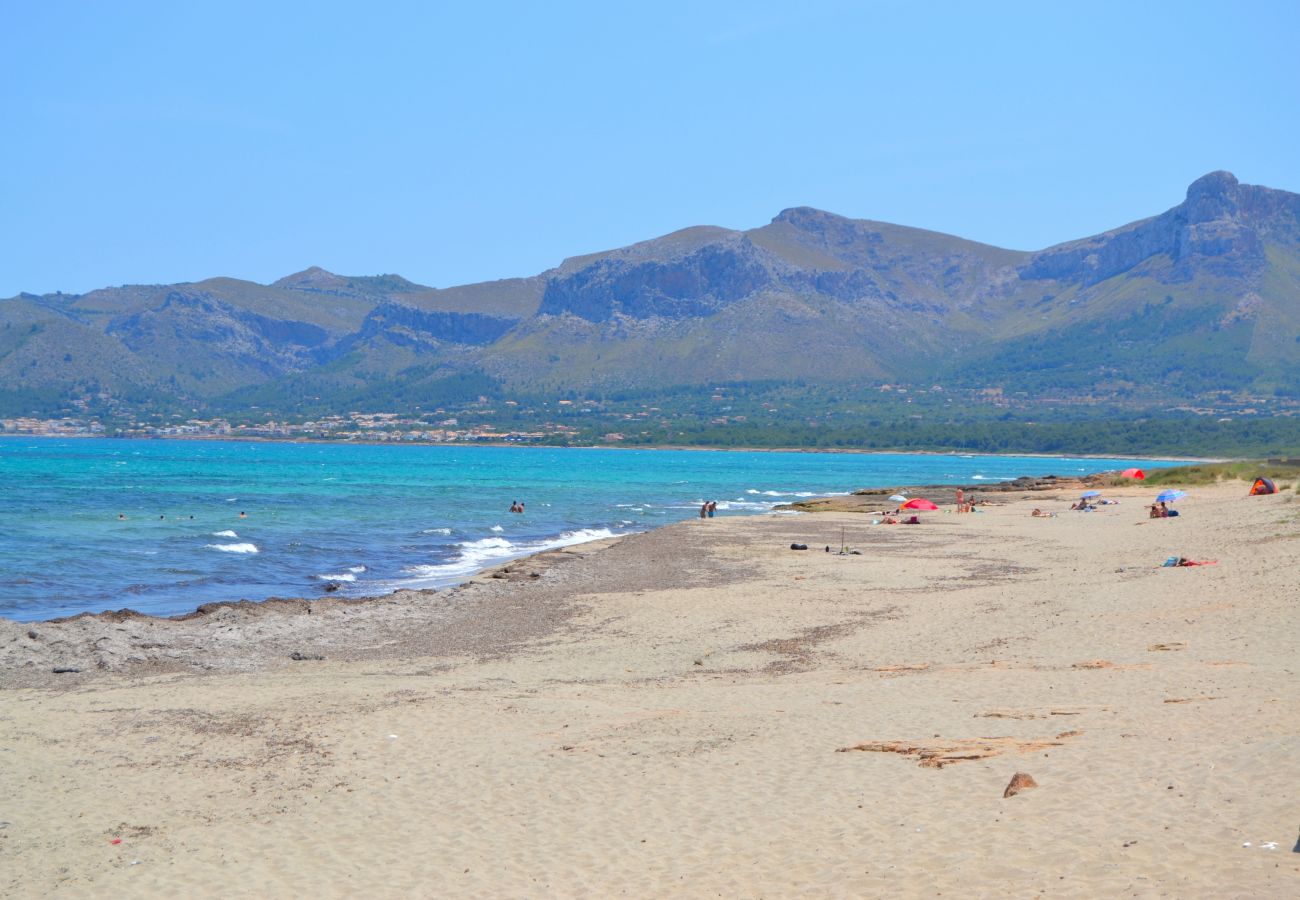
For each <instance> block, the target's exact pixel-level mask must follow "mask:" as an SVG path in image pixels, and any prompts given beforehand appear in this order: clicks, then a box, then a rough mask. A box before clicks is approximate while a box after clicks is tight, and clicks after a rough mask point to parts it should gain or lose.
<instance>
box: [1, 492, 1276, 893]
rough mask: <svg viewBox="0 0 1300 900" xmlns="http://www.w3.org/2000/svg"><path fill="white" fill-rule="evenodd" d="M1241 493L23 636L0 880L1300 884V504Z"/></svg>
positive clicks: (619, 551)
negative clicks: (1183, 561)
mask: <svg viewBox="0 0 1300 900" xmlns="http://www.w3.org/2000/svg"><path fill="white" fill-rule="evenodd" d="M1245 493H1246V488H1245V486H1244V485H1242V484H1239V483H1230V484H1224V485H1219V486H1215V487H1207V488H1197V489H1195V490H1193V491H1192V492H1191V496H1190V497H1189V498H1187V499H1186V500H1184V501H1182V502H1181V503H1180V504H1179V508H1180V509H1181V510H1182V513H1183V515H1181V516H1180V517H1179V518H1177V519H1170V520H1149V519H1147V518H1146V512H1145V509H1144V508H1143V506H1142V504H1143V502H1144V501H1147V502H1149V498H1150V496H1151V495H1152V491H1150V490H1143V489H1133V488H1125V489H1116V490H1112V491H1108V492H1107V494H1108V496H1113V497H1115V498H1117V499H1119V500H1120V501H1121V502H1120V503H1119V504H1118V505H1115V506H1105V507H1101V508H1099V509H1098V510H1097V511H1095V512H1089V513H1078V512H1070V511H1068V504H1069V501H1070V499H1072V498H1073V497H1074V496H1076V495H1075V494H1072V493H1067V492H1065V491H1060V492H1055V493H1052V492H1039V493H1034V494H1017V493H1014V492H1012V493H1006V494H1002V495H1000V496H998V497H996V498H992V499H993V500H994V502H993V503H991V504H990V505H988V506H986V507H984V508H983V510H982V511H981V512H978V513H974V514H969V515H956V514H953V513H951V512H941V513H930V514H923V520H924V523H925V524H923V525H921V526H914V527H912V526H893V527H891V526H883V525H877V526H872V525H870V524H869V523H870V521H871V518H870V516H867V515H864V514H862V513H860V512H819V513H813V514H807V515H764V516H754V517H748V518H726V519H713V520H695V521H688V522H683V523H681V524H677V525H672V526H669V527H666V528H663V529H660V530H658V531H654V532H650V533H646V534H640V535H633V536H629V537H627V538H623V539H620V540H613V541H604V542H599V543H597V544H586V545H580V546H577V547H571V548H566V549H565V550H561V551H554V552H551V553H547V554H543V555H541V556H539V557H534V558H530V559H525V560H519V561H515V562H513V563H511V564H510V565H509V566H506V567H504V568H503V569H501V570H497V571H495V572H491V573H485V574H483V575H481V576H479V577H476V578H475V579H474V580H473V581H472V582H471V583H469V584H467V585H464V586H462V587H460V588H457V589H453V590H450V591H444V592H437V593H434V592H404V593H400V594H395V595H393V596H391V597H388V598H384V599H381V600H374V601H361V602H357V601H353V602H348V601H335V600H318V601H312V602H307V601H283V602H278V603H270V604H260V605H248V606H245V607H238V606H236V607H231V606H224V607H220V608H215V609H211V610H208V611H205V612H203V613H202V614H200V615H195V616H192V617H189V618H187V619H182V620H157V619H149V618H144V617H132V616H119V617H113V616H101V617H85V618H79V619H73V620H68V621H64V622H58V623H35V624H32V623H14V622H8V621H0V797H2V798H3V800H2V801H0V861H2V863H3V864H2V865H0V894H3V895H4V896H11V897H50V896H56V897H108V896H114V897H122V896H129V897H155V896H173V897H174V896H183V897H231V896H257V897H279V896H292V895H299V894H303V893H306V894H309V895H315V896H320V897H347V896H355V895H358V894H364V895H366V896H371V897H433V896H439V897H443V896H472V897H498V896H511V897H517V896H542V897H544V896H564V897H570V896H574V897H608V896H633V897H655V896H664V895H674V896H687V897H695V896H701V897H719V896H720V897H791V896H836V897H839V896H844V897H849V896H852V897H863V896H866V897H874V896H886V895H888V896H902V897H913V896H917V897H930V896H962V897H971V896H976V897H1003V896H1031V895H1039V894H1043V895H1046V896H1053V897H1096V896H1121V895H1122V896H1137V897H1159V896H1167V897H1168V896H1176V897H1288V896H1297V895H1300V853H1296V852H1293V848H1295V849H1300V846H1298V845H1297V839H1298V837H1300V834H1298V828H1300V805H1298V804H1297V788H1296V786H1297V784H1300V753H1298V752H1297V750H1298V749H1300V678H1297V674H1298V673H1297V668H1298V667H1300V649H1298V648H1300V642H1298V641H1297V635H1300V581H1298V580H1297V578H1296V575H1295V573H1296V571H1297V568H1298V567H1300V540H1297V533H1298V532H1300V528H1298V525H1300V502H1297V497H1296V495H1295V494H1293V493H1290V492H1287V493H1285V494H1280V495H1276V496H1270V497H1260V498H1248V497H1246V496H1245ZM1034 507H1040V508H1042V509H1045V510H1047V511H1050V512H1056V513H1057V515H1056V516H1055V517H1051V518H1033V517H1031V516H1030V511H1031V509H1033V508H1034ZM841 541H844V542H845V543H846V544H847V545H848V546H849V547H851V548H852V549H855V550H857V551H859V553H858V554H856V555H854V554H845V555H840V554H839V553H836V552H832V553H827V552H825V551H824V550H823V548H824V547H826V546H830V547H831V548H832V550H836V551H837V550H839V548H840V546H841ZM792 542H798V543H806V544H808V545H809V547H810V549H809V550H807V551H795V550H791V549H790V544H791V543H792ZM1169 556H1185V557H1189V558H1192V559H1197V560H1213V561H1215V564H1213V565H1206V566H1198V567H1189V568H1161V567H1160V564H1161V563H1162V562H1163V561H1164V560H1165V559H1166V557H1169ZM54 669H67V670H77V671H65V672H61V673H57V674H56V673H55V672H54ZM1018 772H1020V773H1025V774H1027V775H1029V776H1032V779H1033V781H1034V782H1036V784H1037V786H1036V787H1031V788H1028V789H1025V790H1023V791H1021V792H1020V793H1017V794H1015V795H1014V796H1010V797H1004V796H1003V793H1004V789H1005V788H1006V787H1007V785H1008V782H1010V781H1011V779H1012V776H1013V775H1014V774H1016V773H1018Z"/></svg>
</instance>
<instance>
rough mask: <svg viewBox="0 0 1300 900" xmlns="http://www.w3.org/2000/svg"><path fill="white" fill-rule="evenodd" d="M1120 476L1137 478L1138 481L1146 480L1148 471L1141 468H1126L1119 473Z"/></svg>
mask: <svg viewBox="0 0 1300 900" xmlns="http://www.w3.org/2000/svg"><path fill="white" fill-rule="evenodd" d="M1119 477H1120V478H1136V479H1137V480H1138V481H1144V480H1145V479H1146V477H1147V473H1146V472H1143V471H1142V470H1141V469H1125V470H1124V471H1123V472H1120V473H1119Z"/></svg>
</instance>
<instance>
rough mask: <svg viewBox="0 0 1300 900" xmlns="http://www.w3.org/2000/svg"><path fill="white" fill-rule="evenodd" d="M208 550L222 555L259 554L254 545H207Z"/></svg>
mask: <svg viewBox="0 0 1300 900" xmlns="http://www.w3.org/2000/svg"><path fill="white" fill-rule="evenodd" d="M207 548H208V549H209V550H220V551H221V552H222V553H259V552H261V551H259V550H258V549H257V545H256V544H208V545H207Z"/></svg>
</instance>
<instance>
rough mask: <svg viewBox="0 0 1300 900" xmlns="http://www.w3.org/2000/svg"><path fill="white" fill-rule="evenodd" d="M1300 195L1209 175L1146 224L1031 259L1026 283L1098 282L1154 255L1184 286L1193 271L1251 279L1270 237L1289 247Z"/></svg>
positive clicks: (1298, 224) (1298, 230) (1298, 223)
mask: <svg viewBox="0 0 1300 900" xmlns="http://www.w3.org/2000/svg"><path fill="white" fill-rule="evenodd" d="M1298 236H1300V195H1296V194H1290V193H1287V192H1286V191H1275V190H1270V189H1269V188H1264V187H1257V186H1255V185H1244V184H1239V183H1238V182H1237V179H1236V177H1234V176H1233V175H1232V174H1231V173H1230V172H1211V173H1210V174H1209V175H1206V176H1204V177H1202V178H1199V179H1197V180H1196V181H1195V182H1193V183H1192V185H1191V186H1190V187H1188V189H1187V199H1186V200H1185V201H1184V202H1183V203H1181V204H1179V205H1178V206H1175V207H1174V208H1173V209H1171V210H1169V211H1167V212H1165V213H1162V214H1161V215H1159V216H1156V217H1154V218H1151V219H1146V220H1145V221H1142V222H1136V223H1134V224H1132V225H1126V226H1125V227H1123V228H1119V229H1116V230H1115V231H1109V232H1106V233H1105V234H1101V235H1097V236H1096V237H1091V238H1085V239H1084V240H1081V241H1073V242H1071V243H1068V244H1062V245H1060V246H1058V247H1052V248H1050V249H1048V250H1044V251H1043V252H1041V253H1038V254H1035V255H1034V258H1033V260H1032V261H1031V262H1030V263H1029V264H1028V265H1027V266H1025V267H1024V269H1023V270H1022V273H1021V274H1022V277H1024V278H1026V279H1055V280H1058V281H1073V282H1078V283H1081V284H1084V285H1091V284H1096V283H1097V282H1100V281H1105V280H1106V279H1108V278H1112V277H1114V276H1116V275H1120V274H1123V273H1124V272H1128V271H1130V270H1131V269H1133V268H1134V267H1135V266H1137V265H1138V264H1140V263H1142V262H1145V261H1146V260H1148V259H1150V258H1152V257H1154V256H1159V255H1165V256H1168V257H1169V259H1170V260H1172V261H1173V263H1174V267H1173V269H1172V270H1171V272H1170V273H1169V274H1168V275H1167V276H1166V280H1169V281H1188V280H1190V279H1191V278H1193V277H1195V275H1196V274H1197V271H1198V269H1199V268H1205V269H1208V270H1209V271H1212V272H1214V273H1216V274H1221V275H1227V276H1247V275H1250V274H1253V273H1254V272H1255V271H1257V269H1258V268H1259V267H1260V266H1262V265H1263V264H1264V262H1265V259H1264V246H1265V243H1266V242H1267V241H1268V240H1270V239H1274V240H1278V241H1280V242H1284V243H1290V244H1295V243H1296V241H1297V237H1298Z"/></svg>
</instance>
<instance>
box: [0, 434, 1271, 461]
mask: <svg viewBox="0 0 1300 900" xmlns="http://www.w3.org/2000/svg"><path fill="white" fill-rule="evenodd" d="M4 438H31V439H39V440H60V439H67V440H102V441H214V442H221V441H225V442H228V443H232V444H325V445H337V446H344V447H346V446H349V445H357V446H364V447H389V446H391V447H514V448H520V449H527V450H628V451H634V450H690V451H698V452H701V453H825V454H845V455H861V456H955V457H958V458H963V459H964V458H971V457H977V458H985V457H987V458H996V459H1007V458H1011V457H1017V458H1020V457H1023V458H1025V459H1125V460H1140V461H1144V462H1177V463H1215V462H1239V461H1243V460H1247V459H1252V458H1253V457H1199V456H1159V455H1155V454H1149V453H1142V454H1136V455H1131V456H1130V455H1127V454H1117V453H1079V454H1069V453H1012V452H1008V453H978V452H977V453H970V452H966V451H963V450H865V449H855V448H852V447H834V448H831V447H711V446H698V445H682V444H646V445H644V446H640V445H638V446H620V445H617V444H576V445H575V444H535V443H523V442H513V441H337V440H330V439H327V438H307V437H304V438H278V437H260V436H237V435H181V434H173V435H132V436H129V437H128V436H122V437H118V436H114V435H98V434H0V439H4Z"/></svg>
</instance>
